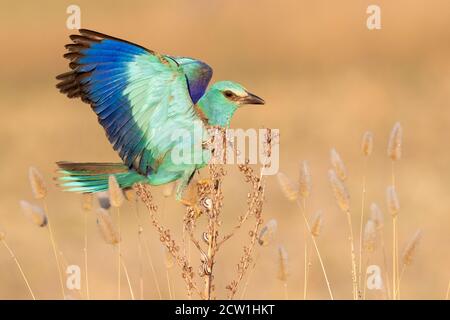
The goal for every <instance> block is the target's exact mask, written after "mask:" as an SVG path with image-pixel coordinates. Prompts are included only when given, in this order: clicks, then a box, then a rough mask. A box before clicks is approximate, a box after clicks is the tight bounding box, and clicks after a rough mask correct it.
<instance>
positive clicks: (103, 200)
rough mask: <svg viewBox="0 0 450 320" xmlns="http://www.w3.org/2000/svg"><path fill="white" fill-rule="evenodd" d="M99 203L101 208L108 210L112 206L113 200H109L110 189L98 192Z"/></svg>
mask: <svg viewBox="0 0 450 320" xmlns="http://www.w3.org/2000/svg"><path fill="white" fill-rule="evenodd" d="M95 195H96V197H97V200H98V205H99V206H100V208H102V209H105V210H108V209H109V208H111V201H110V200H109V192H108V191H102V192H97V193H96V194H95Z"/></svg>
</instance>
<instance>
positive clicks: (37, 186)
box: [28, 167, 47, 199]
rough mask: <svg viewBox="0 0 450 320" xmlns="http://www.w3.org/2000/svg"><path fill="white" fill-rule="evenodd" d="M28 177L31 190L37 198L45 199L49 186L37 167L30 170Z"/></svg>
mask: <svg viewBox="0 0 450 320" xmlns="http://www.w3.org/2000/svg"><path fill="white" fill-rule="evenodd" d="M28 179H29V180H30V186H31V191H33V195H34V198H35V199H43V198H45V196H46V195H47V186H46V184H45V181H44V178H43V177H42V175H41V173H40V172H39V171H38V170H37V169H36V168H35V167H30V168H29V170H28Z"/></svg>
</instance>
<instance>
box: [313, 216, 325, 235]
mask: <svg viewBox="0 0 450 320" xmlns="http://www.w3.org/2000/svg"><path fill="white" fill-rule="evenodd" d="M322 226H323V214H322V211H321V210H319V211H317V212H316V214H315V215H314V217H313V219H312V222H311V234H312V235H313V236H314V237H318V236H320V233H321V231H322Z"/></svg>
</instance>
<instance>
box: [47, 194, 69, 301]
mask: <svg viewBox="0 0 450 320" xmlns="http://www.w3.org/2000/svg"><path fill="white" fill-rule="evenodd" d="M42 203H43V206H44V212H45V215H46V216H47V227H48V234H49V237H50V242H51V245H52V248H53V254H54V256H55V262H56V267H57V268H58V275H59V284H60V285H61V292H62V296H63V299H64V297H65V292H64V282H63V277H62V271H61V265H60V262H59V258H58V254H57V250H56V242H55V239H54V237H53V230H52V225H51V223H50V217H49V215H48V208H47V201H45V198H42Z"/></svg>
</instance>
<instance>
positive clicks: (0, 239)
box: [0, 231, 36, 300]
mask: <svg viewBox="0 0 450 320" xmlns="http://www.w3.org/2000/svg"><path fill="white" fill-rule="evenodd" d="M5 238H6V235H5V233H4V232H3V231H0V242H1V243H3V245H4V246H5V248H6V250H7V251H8V253H9V255H10V256H11V259H13V261H14V263H15V264H16V266H17V269H19V272H20V275H21V276H22V279H23V281H24V282H25V285H26V286H27V289H28V292H30V295H31V297H32V298H33V300H36V297H35V295H34V293H33V290H32V289H31V286H30V283H29V282H28V278H27V277H26V275H25V272H24V271H23V269H22V265H21V264H20V262H19V260H18V259H17V257H16V255H15V254H14V251H12V249H11V247H10V246H9V245H8V243H7V242H6V239H5Z"/></svg>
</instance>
